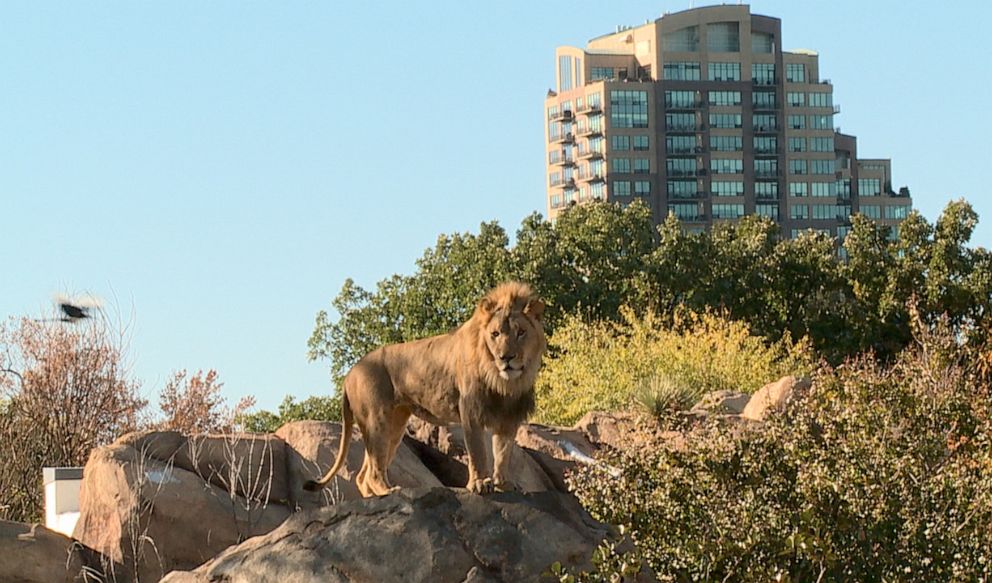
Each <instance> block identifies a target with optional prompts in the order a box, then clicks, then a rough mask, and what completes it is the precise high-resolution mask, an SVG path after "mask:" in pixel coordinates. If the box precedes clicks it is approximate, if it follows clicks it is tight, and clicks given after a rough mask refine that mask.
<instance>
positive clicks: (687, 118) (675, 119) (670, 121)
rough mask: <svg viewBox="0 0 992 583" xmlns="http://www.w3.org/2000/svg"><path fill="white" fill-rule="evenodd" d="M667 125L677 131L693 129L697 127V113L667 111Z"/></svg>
mask: <svg viewBox="0 0 992 583" xmlns="http://www.w3.org/2000/svg"><path fill="white" fill-rule="evenodd" d="M665 127H667V128H668V129H669V130H675V131H693V130H695V129H696V114H694V113H666V114H665Z"/></svg>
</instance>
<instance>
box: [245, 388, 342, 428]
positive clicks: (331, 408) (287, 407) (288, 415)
mask: <svg viewBox="0 0 992 583" xmlns="http://www.w3.org/2000/svg"><path fill="white" fill-rule="evenodd" d="M307 420H313V421H340V420H341V398H340V396H339V395H335V396H333V397H320V396H316V395H314V396H311V397H307V398H306V399H304V400H302V401H297V400H296V399H295V398H294V397H291V396H289V395H287V396H286V398H285V399H283V401H282V403H280V404H279V410H278V412H277V413H273V412H271V411H265V410H262V411H256V412H254V413H242V414H240V415H239V416H238V417H237V418H236V424H237V425H239V426H240V427H241V428H242V429H243V430H245V431H249V432H253V433H272V432H274V431H275V430H276V429H279V428H280V427H282V426H283V425H285V424H286V423H289V422H291V421H307Z"/></svg>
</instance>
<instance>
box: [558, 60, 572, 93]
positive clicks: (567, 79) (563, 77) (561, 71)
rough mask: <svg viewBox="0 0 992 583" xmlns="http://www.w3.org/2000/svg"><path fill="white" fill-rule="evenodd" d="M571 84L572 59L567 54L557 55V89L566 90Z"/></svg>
mask: <svg viewBox="0 0 992 583" xmlns="http://www.w3.org/2000/svg"><path fill="white" fill-rule="evenodd" d="M572 87H574V85H573V84H572V59H571V58H570V57H569V56H567V55H561V56H559V57H558V89H559V91H568V90H569V89H571V88H572Z"/></svg>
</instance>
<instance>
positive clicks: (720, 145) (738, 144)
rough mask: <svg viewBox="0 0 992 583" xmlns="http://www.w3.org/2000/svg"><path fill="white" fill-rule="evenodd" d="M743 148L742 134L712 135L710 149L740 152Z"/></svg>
mask: <svg viewBox="0 0 992 583" xmlns="http://www.w3.org/2000/svg"><path fill="white" fill-rule="evenodd" d="M743 149H744V140H743V139H742V138H741V136H710V150H713V151H714V152H740V151H741V150H743Z"/></svg>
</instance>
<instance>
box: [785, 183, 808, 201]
mask: <svg viewBox="0 0 992 583" xmlns="http://www.w3.org/2000/svg"><path fill="white" fill-rule="evenodd" d="M807 195H809V189H808V186H807V184H806V183H805V182H790V183H789V196H800V197H801V196H807Z"/></svg>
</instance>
